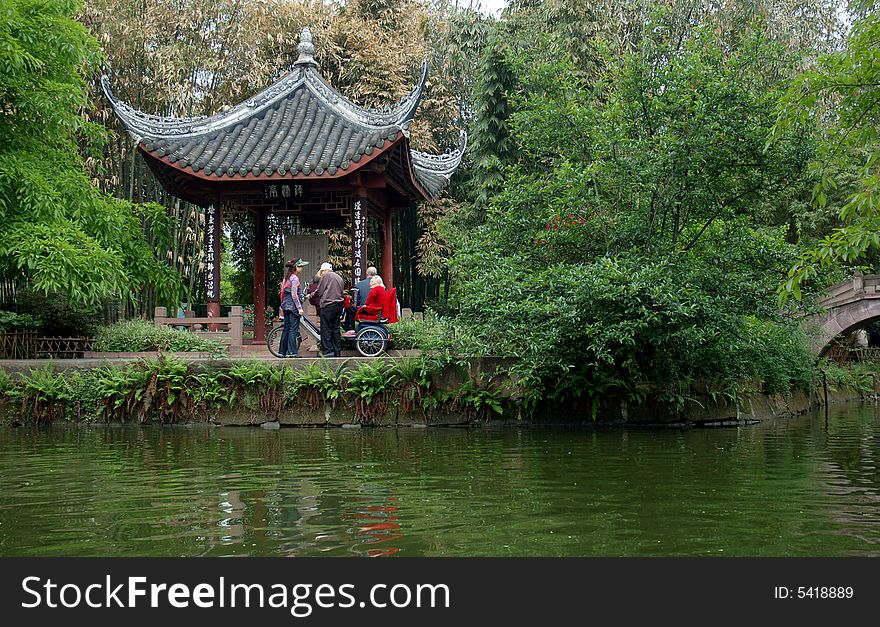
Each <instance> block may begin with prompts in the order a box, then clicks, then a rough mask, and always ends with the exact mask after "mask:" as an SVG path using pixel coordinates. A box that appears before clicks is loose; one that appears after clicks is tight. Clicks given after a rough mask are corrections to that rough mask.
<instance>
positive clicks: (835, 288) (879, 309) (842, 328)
mask: <svg viewBox="0 0 880 627" xmlns="http://www.w3.org/2000/svg"><path fill="white" fill-rule="evenodd" d="M818 305H819V306H820V307H821V308H822V309H823V310H824V311H823V312H821V313H817V314H814V315H812V316H809V317H807V318H805V322H807V324H808V325H810V326H811V327H812V329H810V330H811V331H814V332H817V334H816V335H815V336H814V338H813V348H814V350H815V351H816V352H817V353H819V354H820V355H822V354H824V353H825V352H826V351H827V350H828V347H829V343H830V342H831V340H833V339H834V338H835V337H836V336H838V335H841V334H843V335H846V334H849V333H851V332H853V331H855V330H856V329H859V328H862V327H866V326H868V325H870V324H871V323H873V322H876V321H878V320H880V275H878V274H869V275H864V276H863V275H861V274H856V275H855V276H853V277H852V278H851V279H849V280H847V281H844V282H843V283H838V284H837V285H832V286H831V287H829V288H828V289H827V290H826V292H825V295H824V297H823V298H822V299H821V300H819V302H818Z"/></svg>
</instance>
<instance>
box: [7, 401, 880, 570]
mask: <svg viewBox="0 0 880 627" xmlns="http://www.w3.org/2000/svg"><path fill="white" fill-rule="evenodd" d="M878 463H880V411H878V409H877V408H875V407H874V406H861V405H853V406H842V407H837V408H832V412H831V416H830V419H829V421H828V423H827V425H826V423H825V419H824V415H810V416H804V417H800V418H793V419H781V420H776V421H773V422H770V423H765V424H760V425H754V426H749V427H740V428H722V429H684V430H681V429H667V430H637V429H627V430H621V429H616V430H601V429H600V430H592V429H582V428H540V427H522V428H513V427H505V428H485V427H477V428H470V429H404V428H401V429H389V428H383V429H372V430H367V429H364V430H347V429H345V430H344V429H326V430H325V429H282V430H280V431H263V430H260V429H254V428H212V427H203V426H194V427H164V428H163V427H146V428H139V427H132V426H104V425H101V426H88V427H71V426H56V427H52V428H41V429H36V428H24V427H22V428H12V427H0V555H6V556H8V555H364V556H367V555H399V556H403V555H572V556H576V555H609V556H613V555H878V554H880V470H878Z"/></svg>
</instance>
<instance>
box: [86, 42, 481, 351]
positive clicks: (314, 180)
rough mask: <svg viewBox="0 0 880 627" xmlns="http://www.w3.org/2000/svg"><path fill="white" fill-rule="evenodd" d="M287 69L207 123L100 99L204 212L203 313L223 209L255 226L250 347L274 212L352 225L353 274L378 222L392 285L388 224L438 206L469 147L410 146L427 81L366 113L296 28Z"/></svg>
mask: <svg viewBox="0 0 880 627" xmlns="http://www.w3.org/2000/svg"><path fill="white" fill-rule="evenodd" d="M298 51H299V58H298V59H297V61H296V63H295V64H294V66H293V69H292V70H291V71H290V72H289V73H288V74H287V75H285V76H284V77H282V78H281V79H280V80H279V81H278V82H276V83H275V84H274V85H272V86H270V87H268V88H267V89H265V90H263V91H262V92H260V93H258V94H257V95H255V96H253V97H252V98H249V99H248V100H246V101H244V102H242V103H240V104H237V105H235V106H234V107H231V108H230V109H228V110H226V111H224V112H222V113H218V114H216V115H213V116H209V117H198V118H173V117H160V116H155V115H150V114H147V113H143V112H141V111H138V110H136V109H134V108H132V107H131V106H129V105H127V104H126V103H124V102H122V101H121V100H119V99H118V98H116V97H115V96H114V95H113V92H112V90H111V88H110V83H109V79H108V78H107V76H104V77H103V78H102V81H101V83H102V86H103V89H104V93H105V94H106V95H107V98H108V99H109V101H110V103H111V105H112V107H113V110H114V112H115V113H116V115H117V116H118V117H119V119H120V120H121V122H122V123H123V125H124V126H125V128H126V130H127V131H128V132H129V134H130V135H131V136H132V137H133V138H134V141H135V143H136V144H137V149H138V151H139V152H140V154H141V155H142V156H143V158H144V160H145V161H146V163H147V164H148V166H149V167H150V169H151V170H152V171H153V173H154V174H155V175H156V177H157V179H158V180H159V182H160V183H161V184H162V186H163V187H164V188H165V189H166V190H167V191H168V193H170V194H172V195H174V196H176V197H178V198H180V199H182V200H185V201H188V202H191V203H193V204H196V205H198V206H201V207H204V208H205V211H206V215H205V230H206V240H207V241H206V267H205V291H206V294H205V296H206V300H207V303H208V315H209V316H211V315H213V316H219V315H220V241H221V233H222V231H223V216H224V213H229V212H234V211H246V212H248V213H250V214H252V215H253V216H254V219H255V227H256V229H255V235H256V238H255V242H256V245H255V249H254V301H255V302H254V306H255V310H256V311H255V320H254V342H255V343H260V342H264V341H265V308H266V303H265V293H266V261H267V225H268V216H269V214H270V213H275V214H281V215H292V216H296V218H297V220H298V222H299V225H300V227H302V228H306V229H327V228H343V227H346V226H347V227H348V228H349V229H350V230H351V236H352V237H351V240H352V277H353V279H354V280H355V281H356V280H358V279H360V278H362V277H363V275H364V273H365V270H366V264H367V237H366V234H367V228H366V226H367V218H373V219H375V220H376V221H377V223H378V224H379V225H380V227H379V232H380V240H381V260H382V261H381V273H382V276H383V277H384V278H385V281H386V284H388V285H393V282H394V265H393V250H392V241H393V233H392V216H393V214H394V212H395V211H396V210H398V209H401V208H404V207H407V206H410V205H411V203H414V202H418V201H421V200H427V199H431V198H436V197H437V196H438V195H439V194H440V193H441V192H442V191H443V190H444V189H445V187H446V186H447V184H448V183H449V179H450V177H451V175H452V174H453V172H455V169H456V168H457V167H458V165H459V163H460V162H461V158H462V155H463V153H464V150H465V145H466V139H467V138H466V135H465V134H464V133H463V132H462V134H461V141H460V143H459V146H458V147H457V148H456V149H455V150H453V151H450V152H448V153H446V154H442V155H432V154H426V153H423V152H418V151H416V150H413V149H412V148H411V146H410V143H409V130H408V129H409V126H410V124H411V122H412V120H413V117H414V115H415V112H416V108H417V107H418V105H419V101H420V100H421V97H422V94H423V92H424V89H425V84H426V82H427V78H428V65H427V61H426V62H425V63H424V64H423V66H422V73H421V80H420V81H419V82H418V84H417V85H416V86H415V87H414V88H413V89H412V90H411V91H410V92H409V94H407V95H406V96H405V97H404V98H403V99H402V100H401V101H400V102H399V103H397V104H396V105H393V106H390V107H387V108H385V109H381V110H376V109H367V108H364V107H361V106H359V105H357V104H355V103H354V102H352V101H350V100H349V99H347V98H346V97H345V96H343V95H342V94H340V93H339V92H338V91H336V90H335V89H334V88H333V87H332V86H331V85H330V84H329V83H328V82H327V81H325V80H324V78H323V77H322V75H321V73H320V72H319V70H318V64H317V62H316V61H315V59H314V56H313V55H314V46H313V44H312V36H311V32H310V31H309V29H308V28H304V29H303V30H302V33H301V34H300V41H299V46H298Z"/></svg>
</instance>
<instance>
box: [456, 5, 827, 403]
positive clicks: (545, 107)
mask: <svg viewBox="0 0 880 627" xmlns="http://www.w3.org/2000/svg"><path fill="white" fill-rule="evenodd" d="M648 26H649V27H648V28H647V29H646V33H649V34H650V35H646V36H645V38H644V39H643V40H642V42H641V45H640V46H639V48H638V49H637V50H636V51H634V52H627V53H624V54H622V55H619V56H612V57H611V58H609V59H607V60H606V61H605V62H604V63H603V64H602V66H601V67H602V68H603V69H602V71H601V73H599V74H598V75H596V76H589V75H588V74H586V73H584V72H580V71H578V68H577V67H576V65H575V64H576V63H577V61H576V59H575V58H574V57H572V56H570V55H567V54H564V53H560V54H552V52H553V50H552V49H550V48H547V47H543V48H540V49H534V51H533V50H531V49H526V50H514V51H512V52H511V54H510V55H509V57H508V62H509V63H510V66H511V67H512V69H513V73H514V75H515V78H516V89H515V90H514V91H513V93H511V94H510V98H511V109H512V110H511V113H510V116H509V119H508V120H509V129H510V138H511V141H512V142H513V144H514V148H515V150H516V160H515V161H513V162H508V163H507V164H506V165H505V167H504V168H503V170H502V172H503V184H502V185H501V186H500V189H501V191H499V192H498V193H496V194H495V195H494V196H493V197H492V198H491V199H490V202H489V205H488V214H487V219H486V222H485V224H484V225H482V226H480V227H478V228H476V229H470V230H468V231H467V232H466V234H462V235H461V236H459V237H457V238H454V239H453V249H454V250H455V254H454V257H453V260H452V263H451V268H452V271H453V279H454V294H455V300H456V302H458V303H459V304H460V316H459V322H460V324H462V325H463V326H464V327H465V328H466V329H467V331H468V332H467V335H468V336H469V337H471V338H475V339H476V340H478V341H480V342H482V345H483V347H484V349H485V350H491V351H493V352H496V353H501V354H506V355H515V356H519V357H521V358H522V360H521V361H520V363H521V364H522V365H521V372H520V375H521V376H522V377H523V380H525V381H531V382H532V383H533V384H534V386H535V388H534V389H537V390H545V391H548V392H549V393H550V394H551V395H555V396H557V397H563V396H577V395H581V394H586V395H588V396H589V395H593V396H594V397H599V396H601V395H603V394H606V393H608V392H609V391H617V392H623V393H630V394H638V393H639V389H640V386H642V385H645V384H647V383H648V382H651V383H653V384H657V385H660V386H661V388H662V389H663V390H664V391H665V392H666V393H667V394H669V398H679V397H680V396H681V395H682V394H684V392H683V391H682V387H684V388H686V387H687V385H688V384H690V383H696V382H699V381H702V382H712V384H713V385H717V386H719V387H721V388H722V389H725V390H727V391H729V392H731V393H733V392H735V390H736V388H737V386H738V385H739V384H740V382H741V381H742V380H744V379H759V380H763V381H764V382H765V384H766V385H767V387H768V388H773V389H786V388H788V386H790V385H791V384H792V382H793V381H798V382H800V383H803V382H804V380H805V374H804V373H805V371H806V368H805V366H804V364H805V363H807V362H808V358H807V357H806V354H805V349H804V346H803V344H802V343H801V342H800V340H799V338H798V335H797V334H796V333H794V332H792V330H791V329H789V328H788V327H787V326H786V325H784V324H783V323H782V322H781V321H780V320H779V319H778V317H777V313H776V306H775V289H776V286H777V285H778V283H779V282H780V280H781V278H782V277H783V276H784V273H785V270H786V268H787V265H788V264H789V263H791V262H792V261H793V259H794V250H793V248H792V247H791V246H790V245H789V244H788V243H787V242H786V235H787V231H788V225H787V223H786V221H785V220H782V221H778V220H777V219H776V214H775V213H772V212H771V211H770V210H771V209H773V210H774V211H779V212H781V215H783V216H784V215H785V214H786V212H785V211H784V210H781V209H778V207H780V206H781V207H785V206H786V205H787V204H789V203H791V202H792V199H793V198H798V197H799V196H800V194H802V191H803V188H804V182H803V173H804V169H805V165H806V163H807V161H808V160H809V159H810V157H811V155H812V143H811V141H810V138H809V137H805V136H804V135H803V134H801V133H797V132H791V133H787V134H786V135H785V137H784V138H781V139H780V141H779V142H778V143H777V144H776V145H774V146H773V147H772V149H771V150H770V151H768V152H765V151H764V144H765V140H766V136H767V133H768V132H769V130H770V128H771V126H772V125H773V123H774V121H775V103H776V100H777V97H778V94H779V92H780V91H781V90H782V88H783V87H784V85H785V77H786V76H787V73H786V71H785V70H786V69H787V72H788V74H791V73H793V72H794V70H793V69H792V68H793V67H794V65H795V64H796V63H797V62H798V61H799V57H798V56H796V55H791V54H790V53H789V52H788V51H787V50H786V48H785V46H782V45H780V44H778V43H774V42H772V41H768V38H767V37H766V34H765V32H764V30H763V29H762V28H761V27H760V24H758V25H757V27H756V28H753V29H751V30H750V31H749V32H746V33H741V34H740V37H739V38H738V39H739V43H738V44H737V45H735V46H731V45H730V44H729V43H728V42H727V41H726V40H725V39H724V38H723V37H722V36H721V35H719V33H717V32H716V31H715V30H714V29H713V30H710V29H708V28H696V29H691V30H690V31H689V32H688V35H687V37H686V38H684V39H683V40H680V38H678V37H677V36H674V34H673V32H674V31H673V30H672V29H671V28H670V24H669V22H668V20H667V19H666V18H664V17H663V16H662V15H661V16H660V17H659V18H657V21H656V22H655V23H649V25H648ZM547 41H548V46H552V45H553V43H552V39H548V40H547Z"/></svg>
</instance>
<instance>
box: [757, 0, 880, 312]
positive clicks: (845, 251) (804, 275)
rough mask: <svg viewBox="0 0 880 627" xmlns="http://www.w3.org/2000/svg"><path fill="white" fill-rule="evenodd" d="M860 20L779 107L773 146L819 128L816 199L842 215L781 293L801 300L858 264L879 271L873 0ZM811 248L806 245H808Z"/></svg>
mask: <svg viewBox="0 0 880 627" xmlns="http://www.w3.org/2000/svg"><path fill="white" fill-rule="evenodd" d="M855 8H856V9H857V12H858V13H857V14H859V15H861V17H860V19H858V20H857V21H856V22H855V23H854V25H853V28H852V32H851V34H850V37H849V40H848V42H847V46H846V48H845V49H844V50H842V51H840V52H837V53H835V54H831V55H827V56H825V57H824V58H822V59H821V62H820V64H819V66H818V67H817V68H815V69H814V70H812V71H809V72H805V73H804V74H803V75H801V76H800V77H799V78H798V80H796V81H795V82H794V83H793V85H792V86H791V88H790V89H789V90H788V93H787V94H786V95H785V97H784V98H782V99H781V101H780V111H779V122H778V124H777V126H776V128H775V129H774V132H773V133H772V134H771V141H770V144H769V145H773V143H774V142H775V141H777V139H778V136H779V135H780V134H781V133H784V132H787V131H788V129H790V128H792V127H807V128H815V129H816V133H817V135H818V136H819V141H820V144H819V145H820V150H819V153H818V155H817V159H816V161H815V163H814V170H815V173H816V178H817V179H818V180H817V182H816V183H815V186H814V189H813V200H814V203H815V205H816V206H817V207H818V208H819V209H820V210H821V209H824V208H826V207H828V208H832V209H833V210H835V211H836V212H837V213H838V217H839V223H838V226H837V228H834V229H833V230H831V232H830V233H828V234H826V235H825V236H824V237H822V238H821V239H820V240H819V241H818V242H816V243H815V245H814V246H812V247H809V248H807V249H806V250H805V251H804V254H803V257H802V258H801V260H800V261H799V262H798V263H797V264H795V265H794V266H793V267H792V268H791V270H790V272H789V276H788V280H787V282H785V284H784V285H783V286H782V288H781V289H780V296H781V298H782V299H783V300H784V299H785V298H786V297H787V296H788V295H789V294H791V295H794V297H795V298H797V299H800V298H801V296H802V290H803V288H805V287H807V286H809V287H818V288H822V287H825V285H823V283H826V282H827V278H826V277H825V276H824V275H825V274H826V273H827V271H828V270H829V269H834V268H837V267H839V266H841V265H843V266H849V267H852V266H853V265H856V264H863V265H867V266H868V267H869V268H876V260H877V253H878V252H880V137H878V131H880V54H878V46H877V42H878V40H880V12H878V10H877V4H876V2H874V0H868V1H865V2H862V3H859V4H858V5H857V6H856V7H855ZM808 244H809V242H808Z"/></svg>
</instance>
